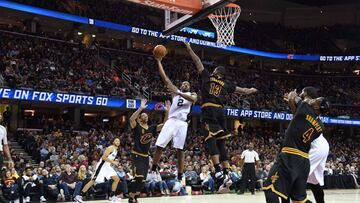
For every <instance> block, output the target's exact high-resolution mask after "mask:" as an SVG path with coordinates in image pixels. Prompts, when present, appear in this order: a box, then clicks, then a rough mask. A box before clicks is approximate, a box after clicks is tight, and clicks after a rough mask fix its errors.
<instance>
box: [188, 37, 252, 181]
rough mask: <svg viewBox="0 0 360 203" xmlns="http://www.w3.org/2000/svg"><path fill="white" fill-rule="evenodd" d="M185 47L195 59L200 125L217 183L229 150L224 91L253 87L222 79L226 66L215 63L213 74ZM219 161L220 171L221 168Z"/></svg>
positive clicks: (247, 90)
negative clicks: (238, 85) (198, 82)
mask: <svg viewBox="0 0 360 203" xmlns="http://www.w3.org/2000/svg"><path fill="white" fill-rule="evenodd" d="M185 45H186V48H187V51H188V52H189V54H190V56H191V58H192V60H193V61H194V63H195V65H196V68H197V71H198V73H199V74H200V76H201V80H202V83H201V97H202V101H201V125H202V126H201V128H202V134H203V136H204V138H205V142H206V145H207V149H208V153H209V154H210V155H211V160H212V162H213V164H214V167H215V178H216V179H217V183H219V184H222V182H223V180H224V179H225V177H226V176H227V174H228V172H229V168H230V165H229V161H228V152H227V149H226V146H225V140H226V139H227V138H229V137H231V134H230V133H229V132H228V131H227V130H226V127H225V116H224V100H225V96H226V95H227V94H231V93H237V94H252V93H255V92H257V89H255V88H241V87H237V86H235V85H234V84H233V83H232V82H230V81H228V80H226V79H225V75H226V72H225V68H224V67H222V66H218V67H217V68H215V70H214V72H213V73H212V74H210V73H209V71H208V70H207V69H205V68H204V66H203V64H202V62H201V60H200V58H199V57H198V56H197V55H196V54H195V53H194V51H193V50H192V48H191V47H190V44H188V43H185ZM220 162H221V164H222V168H223V171H221V167H220Z"/></svg>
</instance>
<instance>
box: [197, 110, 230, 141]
mask: <svg viewBox="0 0 360 203" xmlns="http://www.w3.org/2000/svg"><path fill="white" fill-rule="evenodd" d="M225 122H226V121H225V116H224V109H223V108H222V107H203V108H202V109H201V129H202V134H203V135H204V136H205V140H207V139H209V138H210V137H215V138H216V139H218V140H219V139H226V138H228V137H231V133H230V132H229V131H227V129H226V127H225V126H226V125H225Z"/></svg>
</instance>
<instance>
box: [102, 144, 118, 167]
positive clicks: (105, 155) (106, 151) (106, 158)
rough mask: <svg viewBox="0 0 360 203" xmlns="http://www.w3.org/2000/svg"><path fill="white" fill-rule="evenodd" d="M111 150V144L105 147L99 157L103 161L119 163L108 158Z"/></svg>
mask: <svg viewBox="0 0 360 203" xmlns="http://www.w3.org/2000/svg"><path fill="white" fill-rule="evenodd" d="M113 151H114V149H113V147H112V146H110V147H108V148H106V150H105V152H104V154H103V155H102V157H101V159H102V160H103V161H106V162H109V163H111V164H113V165H116V166H117V165H119V162H117V161H111V160H109V159H108V157H109V155H110V154H111V153H112V152H113Z"/></svg>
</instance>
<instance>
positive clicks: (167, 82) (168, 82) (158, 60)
mask: <svg viewBox="0 0 360 203" xmlns="http://www.w3.org/2000/svg"><path fill="white" fill-rule="evenodd" d="M155 60H156V63H157V65H158V69H159V73H160V77H161V79H162V80H163V81H164V83H165V85H166V86H167V87H169V86H174V84H173V83H172V82H171V80H170V79H169V77H168V76H167V75H166V73H165V70H164V67H163V65H162V63H161V60H162V58H157V57H155Z"/></svg>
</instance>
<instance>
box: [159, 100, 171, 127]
mask: <svg viewBox="0 0 360 203" xmlns="http://www.w3.org/2000/svg"><path fill="white" fill-rule="evenodd" d="M170 107H171V102H170V101H169V100H167V101H165V109H166V111H165V117H164V122H163V123H161V124H159V125H157V126H156V131H157V132H160V131H161V129H162V128H163V127H164V124H165V122H166V121H167V119H168V118H169V111H170Z"/></svg>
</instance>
